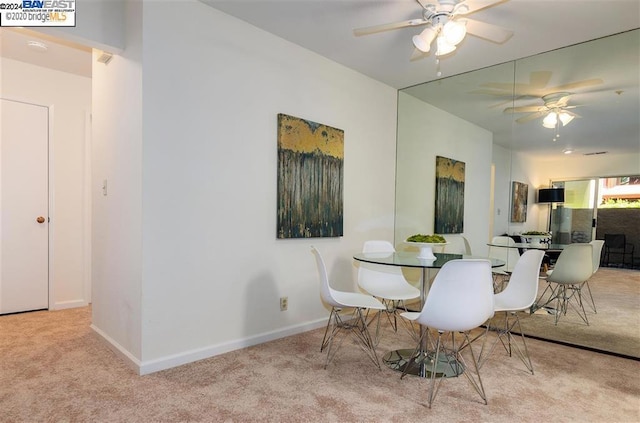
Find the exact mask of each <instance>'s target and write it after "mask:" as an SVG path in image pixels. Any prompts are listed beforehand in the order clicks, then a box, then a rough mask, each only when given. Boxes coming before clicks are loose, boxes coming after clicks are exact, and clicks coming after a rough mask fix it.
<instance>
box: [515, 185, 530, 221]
mask: <svg viewBox="0 0 640 423" xmlns="http://www.w3.org/2000/svg"><path fill="white" fill-rule="evenodd" d="M528 195H529V185H527V184H523V183H522V182H516V181H512V182H511V221H512V222H516V223H523V222H526V221H527V196H528Z"/></svg>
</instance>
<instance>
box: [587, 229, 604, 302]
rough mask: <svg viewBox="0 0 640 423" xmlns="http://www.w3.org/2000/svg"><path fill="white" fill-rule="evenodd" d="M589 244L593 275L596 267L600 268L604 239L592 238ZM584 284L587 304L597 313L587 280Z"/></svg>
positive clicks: (596, 269)
mask: <svg viewBox="0 0 640 423" xmlns="http://www.w3.org/2000/svg"><path fill="white" fill-rule="evenodd" d="M589 244H591V247H592V248H593V263H592V264H593V274H594V275H595V274H596V272H597V271H598V269H599V268H600V256H601V255H602V247H603V246H604V240H602V239H594V240H593V241H591V242H590V243H589ZM584 286H585V287H586V288H587V292H588V293H589V306H590V307H591V310H593V312H594V313H597V312H598V311H597V310H596V302H595V301H594V300H593V294H592V293H591V287H590V286H589V281H586V282H585V283H584Z"/></svg>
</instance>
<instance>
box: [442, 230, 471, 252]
mask: <svg viewBox="0 0 640 423" xmlns="http://www.w3.org/2000/svg"><path fill="white" fill-rule="evenodd" d="M442 236H443V237H444V239H446V240H447V245H445V246H444V250H443V252H444V253H447V254H462V255H466V256H470V255H471V246H470V245H469V241H468V240H467V238H465V237H464V236H463V235H442Z"/></svg>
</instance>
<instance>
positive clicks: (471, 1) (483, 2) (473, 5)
mask: <svg viewBox="0 0 640 423" xmlns="http://www.w3.org/2000/svg"><path fill="white" fill-rule="evenodd" d="M505 1H507V0H465V1H463V2H460V3H458V4H457V5H456V7H455V9H454V13H455V14H456V15H468V14H470V13H474V12H477V11H478V10H482V9H486V8H487V7H491V6H495V5H496V4H500V3H504V2H505Z"/></svg>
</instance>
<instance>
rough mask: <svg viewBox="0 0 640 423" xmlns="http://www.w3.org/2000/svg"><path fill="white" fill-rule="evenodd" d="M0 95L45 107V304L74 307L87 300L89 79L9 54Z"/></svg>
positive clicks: (4, 61) (88, 299) (0, 65)
mask: <svg viewBox="0 0 640 423" xmlns="http://www.w3.org/2000/svg"><path fill="white" fill-rule="evenodd" d="M0 67H1V69H2V81H1V84H0V95H1V96H2V97H3V98H7V99H13V100H18V101H24V102H27V103H33V104H39V105H43V106H47V107H50V110H52V114H51V115H52V116H53V120H52V122H51V127H52V130H53V131H52V133H51V134H50V140H49V143H50V153H49V154H50V166H51V168H50V187H51V188H52V189H53V191H52V193H51V194H52V195H51V197H52V200H53V201H52V203H51V204H49V208H50V217H51V224H50V225H49V231H50V232H49V234H50V237H51V240H52V243H51V245H52V251H51V256H52V257H53V266H52V269H51V270H52V273H51V274H50V275H49V278H50V287H51V289H52V290H53V296H52V299H53V303H52V304H49V307H50V308H51V309H61V308H67V307H78V306H82V305H86V304H87V303H88V302H89V301H90V291H89V290H88V288H89V287H90V286H89V280H88V277H89V274H88V273H89V266H90V260H89V257H86V256H85V252H86V249H85V247H86V246H87V245H86V243H87V242H88V240H89V239H90V234H89V233H88V231H89V230H90V228H89V224H88V223H89V222H88V219H90V213H89V207H90V203H89V200H88V199H87V198H86V195H85V185H84V184H85V182H86V181H87V180H88V176H89V175H86V174H85V173H86V170H85V167H86V164H87V163H86V160H85V159H86V158H85V155H86V154H87V149H88V148H89V144H88V140H87V138H86V136H85V133H86V128H87V125H88V124H89V122H87V120H88V113H89V112H90V110H91V80H90V79H89V78H85V77H81V76H78V75H74V74H70V73H65V72H59V71H54V70H50V69H46V68H42V67H39V66H34V65H30V64H27V63H24V62H19V61H16V60H11V59H6V58H5V59H2V60H1V62H0Z"/></svg>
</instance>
